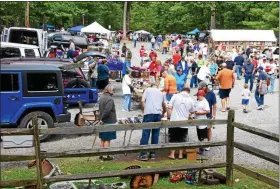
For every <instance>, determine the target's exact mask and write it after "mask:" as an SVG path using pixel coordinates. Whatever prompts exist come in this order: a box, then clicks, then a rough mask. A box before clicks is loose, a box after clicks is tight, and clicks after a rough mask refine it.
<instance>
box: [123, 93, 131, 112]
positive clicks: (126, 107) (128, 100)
mask: <svg viewBox="0 0 280 189" xmlns="http://www.w3.org/2000/svg"><path fill="white" fill-rule="evenodd" d="M123 96H124V101H123V110H126V111H128V110H129V109H130V108H131V94H125V95H123Z"/></svg>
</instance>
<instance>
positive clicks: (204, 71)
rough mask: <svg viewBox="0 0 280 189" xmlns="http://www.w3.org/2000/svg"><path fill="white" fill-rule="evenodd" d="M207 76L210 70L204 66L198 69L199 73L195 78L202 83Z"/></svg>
mask: <svg viewBox="0 0 280 189" xmlns="http://www.w3.org/2000/svg"><path fill="white" fill-rule="evenodd" d="M207 75H210V70H209V67H208V66H205V65H204V66H202V67H201V68H200V69H199V72H198V74H197V78H198V79H200V80H202V81H204V80H205V79H206V76H207Z"/></svg>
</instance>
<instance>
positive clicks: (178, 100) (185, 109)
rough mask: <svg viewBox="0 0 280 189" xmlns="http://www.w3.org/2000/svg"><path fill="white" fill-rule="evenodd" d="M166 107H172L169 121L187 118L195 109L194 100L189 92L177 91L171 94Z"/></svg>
mask: <svg viewBox="0 0 280 189" xmlns="http://www.w3.org/2000/svg"><path fill="white" fill-rule="evenodd" d="M168 107H169V108H173V109H172V112H171V116H170V121H181V120H188V118H189V115H190V113H192V112H194V110H195V102H194V100H193V99H192V98H191V97H190V95H189V94H187V93H179V94H175V95H173V96H172V98H171V100H170V102H169V104H168ZM181 128H188V127H181Z"/></svg>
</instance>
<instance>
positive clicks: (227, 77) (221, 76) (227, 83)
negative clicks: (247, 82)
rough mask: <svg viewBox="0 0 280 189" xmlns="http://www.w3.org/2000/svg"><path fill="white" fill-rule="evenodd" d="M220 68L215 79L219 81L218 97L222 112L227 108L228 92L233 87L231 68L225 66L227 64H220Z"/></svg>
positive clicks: (228, 101) (233, 80)
mask: <svg viewBox="0 0 280 189" xmlns="http://www.w3.org/2000/svg"><path fill="white" fill-rule="evenodd" d="M222 68H223V69H222V70H221V71H220V72H219V73H218V75H217V76H216V80H217V81H218V82H219V83H220V90H219V94H220V98H221V104H222V110H221V111H222V112H225V111H226V110H227V109H228V110H229V109H230V108H229V103H230V98H229V94H230V92H231V89H232V88H233V87H234V82H235V79H234V74H233V72H232V70H230V69H228V68H227V64H226V63H223V64H222Z"/></svg>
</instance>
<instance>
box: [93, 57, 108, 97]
mask: <svg viewBox="0 0 280 189" xmlns="http://www.w3.org/2000/svg"><path fill="white" fill-rule="evenodd" d="M106 64H107V60H106V59H103V60H101V64H99V65H98V68H97V82H96V85H97V88H98V89H99V90H100V92H102V91H103V89H104V88H105V87H106V86H107V85H108V84H109V68H108V66H107V65H106Z"/></svg>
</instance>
